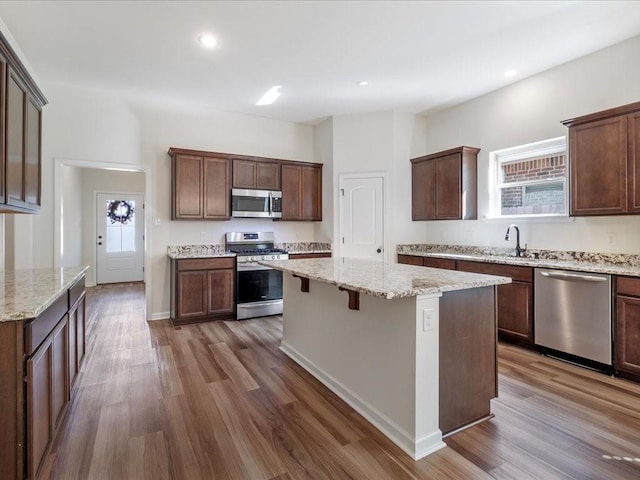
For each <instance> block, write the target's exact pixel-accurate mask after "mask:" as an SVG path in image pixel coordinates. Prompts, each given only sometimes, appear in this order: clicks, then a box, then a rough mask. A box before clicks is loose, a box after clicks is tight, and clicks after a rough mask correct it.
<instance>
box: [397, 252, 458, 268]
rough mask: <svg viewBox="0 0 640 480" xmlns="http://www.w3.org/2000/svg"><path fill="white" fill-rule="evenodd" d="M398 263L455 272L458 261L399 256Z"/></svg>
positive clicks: (418, 256)
mask: <svg viewBox="0 0 640 480" xmlns="http://www.w3.org/2000/svg"><path fill="white" fill-rule="evenodd" d="M398 263H403V264H405V265H416V266H419V267H430V268H443V269H445V270H455V269H456V261H455V260H450V259H448V258H435V257H422V256H420V255H403V254H400V255H398Z"/></svg>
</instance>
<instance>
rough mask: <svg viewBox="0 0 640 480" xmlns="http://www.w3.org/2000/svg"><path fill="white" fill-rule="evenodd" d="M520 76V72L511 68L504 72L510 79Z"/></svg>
mask: <svg viewBox="0 0 640 480" xmlns="http://www.w3.org/2000/svg"><path fill="white" fill-rule="evenodd" d="M517 74H518V72H517V71H516V70H514V69H513V68H510V69H509V70H506V71H505V72H504V76H505V77H507V78H509V77H515V76H516V75H517Z"/></svg>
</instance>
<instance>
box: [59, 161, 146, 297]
mask: <svg viewBox="0 0 640 480" xmlns="http://www.w3.org/2000/svg"><path fill="white" fill-rule="evenodd" d="M65 168H69V167H65ZM76 169H77V170H80V171H81V183H82V189H81V196H82V197H81V198H82V230H81V236H82V249H81V257H82V259H81V263H82V265H89V270H88V271H87V279H86V280H87V284H88V285H95V283H96V270H95V266H96V248H95V245H96V244H95V242H96V237H95V233H96V193H97V192H101V193H109V192H121V193H123V194H124V193H142V194H144V192H145V178H144V177H145V176H144V173H142V172H119V171H114V170H104V169H97V168H76ZM143 211H144V210H142V209H139V210H138V209H136V216H137V217H138V218H140V216H141V215H142V212H143ZM142 216H143V215H142ZM136 221H137V220H136Z"/></svg>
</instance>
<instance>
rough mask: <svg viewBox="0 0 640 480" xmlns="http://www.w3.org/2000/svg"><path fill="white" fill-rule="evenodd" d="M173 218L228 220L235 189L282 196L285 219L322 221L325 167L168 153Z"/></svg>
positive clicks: (200, 153) (182, 151)
mask: <svg viewBox="0 0 640 480" xmlns="http://www.w3.org/2000/svg"><path fill="white" fill-rule="evenodd" d="M169 155H170V156H171V159H172V160H171V189H172V192H171V219H172V220H228V219H229V218H231V188H247V189H252V188H253V189H258V190H281V191H282V220H300V221H319V220H322V165H321V164H317V163H307V162H294V161H292V160H278V159H275V158H264V157H251V156H247V155H238V154H233V153H217V152H204V151H200V150H190V149H185V148H174V147H171V148H170V149H169Z"/></svg>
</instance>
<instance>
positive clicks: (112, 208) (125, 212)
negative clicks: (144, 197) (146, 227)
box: [107, 200, 134, 225]
mask: <svg viewBox="0 0 640 480" xmlns="http://www.w3.org/2000/svg"><path fill="white" fill-rule="evenodd" d="M133 213H134V208H133V204H132V202H128V201H126V200H113V201H111V202H109V206H108V207H107V217H109V220H111V223H116V222H117V223H122V224H123V225H126V224H127V223H129V222H130V221H131V220H132V219H133Z"/></svg>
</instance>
